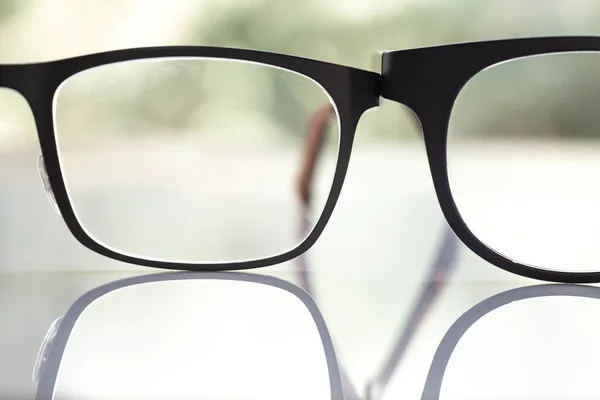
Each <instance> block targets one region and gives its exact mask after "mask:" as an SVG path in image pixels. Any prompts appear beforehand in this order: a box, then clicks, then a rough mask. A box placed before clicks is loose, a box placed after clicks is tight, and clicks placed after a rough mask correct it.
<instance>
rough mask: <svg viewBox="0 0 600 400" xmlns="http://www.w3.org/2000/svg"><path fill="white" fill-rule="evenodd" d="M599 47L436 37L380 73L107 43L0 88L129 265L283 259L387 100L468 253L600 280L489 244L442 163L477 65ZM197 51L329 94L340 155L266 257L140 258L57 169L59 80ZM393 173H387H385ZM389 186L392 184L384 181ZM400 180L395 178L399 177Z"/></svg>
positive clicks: (518, 270)
mask: <svg viewBox="0 0 600 400" xmlns="http://www.w3.org/2000/svg"><path fill="white" fill-rule="evenodd" d="M584 51H600V37H585V36H583V37H582V36H578V37H539V38H520V39H507V40H495V41H483V42H471V43H459V44H450V45H441V46H435V47H426V48H417V49H410V50H397V51H386V52H383V54H382V73H381V74H378V73H375V72H371V71H366V70H361V69H357V68H352V67H348V66H343V65H337V64H332V63H328V62H324V61H318V60H311V59H306V58H301V57H295V56H290V55H284V54H274V53H268V52H262V51H255V50H244V49H233V48H219V47H201V46H174V47H150V48H137V49H126V50H117V51H110V52H105V53H98V54H90V55H84V56H80V57H74V58H68V59H63V60H57V61H51V62H43V63H32V64H21V65H17V64H12V65H11V64H8V65H0V86H1V87H5V88H9V89H13V90H15V91H17V92H19V93H20V94H21V95H23V96H24V97H25V99H26V100H27V102H28V103H29V105H30V107H31V109H32V111H33V115H34V118H35V122H36V127H37V131H38V136H39V141H40V144H41V149H42V155H43V157H44V161H45V166H46V170H47V174H48V179H49V182H50V185H51V188H52V191H53V192H54V197H55V199H56V203H57V206H58V209H59V210H60V213H61V214H62V216H63V218H64V220H65V223H66V224H67V226H68V228H69V230H70V231H71V233H72V234H73V235H74V236H75V238H76V239H77V240H78V241H79V242H81V243H82V244H83V245H84V246H86V247H88V248H89V249H91V250H93V251H95V252H97V253H99V254H102V255H104V256H107V257H110V258H113V259H115V260H119V261H124V262H128V263H132V264H137V265H142V266H148V267H155V268H163V269H176V270H189V271H225V270H245V269H251V268H259V267H266V266H270V265H274V264H278V263H282V262H286V261H289V260H291V259H293V258H295V257H297V256H299V255H300V254H302V253H304V252H306V251H307V250H308V249H309V248H311V247H312V246H313V245H314V243H315V242H316V241H317V239H318V238H319V236H320V235H321V234H322V232H323V230H324V229H325V226H326V224H327V222H328V221H329V219H330V217H331V215H332V213H333V210H334V207H335V204H336V202H337V200H338V198H339V195H340V192H341V190H342V186H343V182H344V178H345V175H346V171H347V169H348V164H349V162H350V154H351V152H352V144H353V141H354V135H355V130H356V127H357V125H358V122H359V120H360V118H361V116H362V115H363V114H364V113H365V112H366V111H367V110H369V109H371V108H374V107H377V106H378V105H379V104H380V99H381V98H385V99H388V100H391V101H395V102H398V103H401V104H403V105H405V106H407V107H408V108H409V109H411V110H412V111H413V113H414V114H415V116H416V117H417V118H418V120H419V122H420V124H421V128H422V132H423V137H424V141H425V146H426V151H427V156H428V160H429V165H430V169H431V175H432V178H433V183H434V187H435V192H436V195H437V198H438V201H439V204H440V207H441V209H442V212H443V214H444V216H445V218H446V219H447V221H448V223H449V225H450V227H451V228H452V230H453V231H454V232H455V233H456V235H457V236H458V238H459V239H460V240H461V241H462V242H463V243H464V244H465V245H466V246H467V247H468V248H470V249H471V250H472V251H473V252H474V253H475V254H477V255H478V256H480V257H481V258H483V259H484V260H486V261H488V262H490V263H491V264H493V265H495V266H497V267H499V268H502V269H504V270H506V271H508V272H511V273H514V274H517V275H521V276H524V277H528V278H533V279H538V280H544V281H551V282H569V283H595V282H600V272H585V273H579V272H563V271H551V270H544V269H541V268H537V267H534V266H530V265H526V264H521V263H519V262H516V261H513V260H511V259H509V258H508V257H505V256H504V255H502V254H500V253H498V252H496V251H495V250H493V249H492V248H490V247H488V246H487V245H486V244H484V243H483V242H482V241H480V240H479V239H478V238H477V237H476V236H475V235H474V234H473V233H472V232H471V231H470V230H469V228H468V227H467V225H466V224H465V222H464V221H463V219H462V217H461V215H460V212H459V211H458V208H457V206H456V204H455V202H454V199H453V197H452V193H451V190H450V184H449V180H448V170H447V156H446V142H447V130H448V125H449V120H450V113H451V111H452V108H453V105H454V101H455V99H456V97H457V96H458V94H459V92H460V90H461V89H462V88H463V86H464V85H465V84H466V83H467V82H468V81H469V80H470V79H471V78H472V77H474V76H475V75H476V74H477V73H479V72H480V71H482V70H484V69H486V68H488V67H490V66H493V65H495V64H498V63H501V62H504V61H508V60H513V59H518V58H522V57H529V56H536V55H543V54H553V53H567V52H584ZM169 57H172V58H176V57H198V58H216V59H228V60H239V61H246V62H253V63H258V64H263V65H268V66H273V67H278V68H282V69H286V70H289V71H292V72H296V73H299V74H301V75H304V76H306V77H309V78H311V79H313V80H314V81H315V82H317V83H318V84H320V85H321V86H322V87H323V88H324V89H325V90H326V91H327V92H328V94H329V95H330V96H331V99H332V100H333V102H334V103H335V104H334V106H335V107H336V109H337V110H336V111H337V114H338V118H339V122H340V138H339V154H338V159H337V165H336V168H335V174H334V179H333V183H332V187H331V191H330V193H329V196H328V198H327V201H326V204H325V207H324V209H323V212H322V214H321V216H320V217H319V219H318V220H317V222H316V224H315V226H314V228H313V229H312V231H311V232H310V233H309V234H308V236H307V237H306V238H305V240H304V241H303V242H301V243H300V244H299V245H298V246H296V247H295V248H293V249H291V250H289V251H287V252H284V253H282V254H278V255H275V256H272V257H267V258H262V259H256V260H249V261H236V262H226V263H184V262H170V261H162V260H153V259H147V258H139V257H135V256H131V255H128V254H123V253H120V252H118V251H115V250H113V249H111V248H109V247H108V246H105V245H103V244H101V243H99V242H97V241H96V240H94V239H93V238H92V236H91V235H89V234H88V233H87V232H86V231H85V229H84V228H83V227H82V225H81V224H80V223H79V221H78V220H77V217H76V215H75V212H74V210H73V207H72V204H71V202H70V200H69V196H68V193H67V188H66V185H65V182H64V179H63V175H62V173H61V168H60V160H59V153H58V147H57V142H56V136H55V128H54V118H53V105H54V96H55V94H56V93H57V91H58V89H59V88H60V85H61V84H62V83H63V82H64V81H65V80H67V79H68V78H69V77H71V76H73V75H75V74H77V73H79V72H82V71H84V70H87V69H90V68H94V67H98V66H102V65H106V64H112V63H117V62H123V61H133V60H142V59H152V58H169ZM391 178H393V176H391V177H389V178H388V177H386V178H385V179H389V180H390V182H391V181H392V179H391ZM390 184H393V183H390ZM398 184H402V183H401V182H399V183H398Z"/></svg>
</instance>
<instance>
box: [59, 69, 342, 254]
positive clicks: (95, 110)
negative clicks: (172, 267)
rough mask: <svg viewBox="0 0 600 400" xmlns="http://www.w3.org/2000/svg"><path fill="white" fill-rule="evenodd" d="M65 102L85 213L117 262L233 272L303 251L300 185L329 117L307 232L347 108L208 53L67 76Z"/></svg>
mask: <svg viewBox="0 0 600 400" xmlns="http://www.w3.org/2000/svg"><path fill="white" fill-rule="evenodd" d="M54 107H55V115H54V117H55V133H56V137H57V142H58V147H59V152H60V158H61V167H62V172H63V177H64V179H65V184H66V187H67V190H68V193H69V197H70V200H71V203H72V206H73V209H74V211H75V213H76V216H77V218H78V220H79V222H80V223H81V225H82V226H83V228H84V229H85V230H86V231H87V233H88V234H89V235H90V236H91V237H92V238H94V239H95V240H97V241H98V242H100V243H101V244H103V245H105V246H106V247H109V248H111V249H113V250H115V251H117V252H119V253H125V254H128V255H132V256H135V257H140V258H145V259H153V260H162V261H170V262H194V263H211V262H213V263H222V262H233V261H247V260H256V259H262V258H266V257H270V256H275V255H278V254H281V253H284V252H286V251H289V250H291V249H293V248H294V247H296V246H297V245H299V244H300V242H302V240H303V239H304V238H305V235H301V234H300V231H301V228H302V227H301V225H300V224H301V217H300V216H301V209H302V202H301V199H300V196H299V195H298V190H297V180H298V176H299V174H300V170H301V169H302V166H303V165H304V160H303V158H304V156H305V153H304V150H305V141H306V140H307V135H308V134H309V133H308V130H309V127H310V121H311V118H313V116H314V115H315V113H316V112H318V111H320V112H321V114H319V115H320V116H321V119H323V120H324V122H325V126H327V130H326V131H325V133H326V134H325V135H324V136H325V138H324V141H323V143H324V144H323V148H322V151H321V152H320V154H319V165H318V168H317V169H316V172H315V175H314V176H313V177H312V184H313V188H314V199H313V200H314V201H313V203H312V206H313V207H312V215H311V216H310V217H311V218H310V221H311V226H310V227H309V228H310V229H308V232H306V233H309V232H310V231H311V230H312V229H313V228H314V224H315V223H316V221H317V220H318V218H319V217H320V215H321V213H322V211H323V208H324V204H325V200H326V198H327V196H328V194H329V190H330V187H331V184H332V181H333V175H334V171H335V166H336V160H337V154H338V142H339V126H338V118H337V115H336V111H335V110H336V108H335V106H334V105H333V104H332V102H331V99H330V97H329V95H328V93H327V92H326V91H325V89H324V88H322V87H321V86H320V85H319V84H318V83H316V82H315V81H313V80H312V79H310V78H308V77H306V76H303V75H300V74H297V73H295V72H292V71H289V70H283V69H280V68H276V67H273V66H269V65H264V64H256V63H250V62H244V61H238V60H225V59H210V58H199V57H196V58H189V57H187V58H152V59H143V60H134V61H128V62H119V63H114V64H108V65H103V66H99V67H95V68H92V69H88V70H84V71H82V72H80V73H78V74H76V75H74V76H72V77H71V78H69V79H68V80H66V81H65V82H64V83H63V85H62V86H61V87H60V89H59V90H58V91H57V93H56V95H55V101H54ZM323 110H324V111H323Z"/></svg>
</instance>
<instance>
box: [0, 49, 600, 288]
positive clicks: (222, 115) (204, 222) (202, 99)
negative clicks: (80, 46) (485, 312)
mask: <svg viewBox="0 0 600 400" xmlns="http://www.w3.org/2000/svg"><path fill="white" fill-rule="evenodd" d="M598 51H600V38H593V37H556V38H531V39H514V40H501V41H490V42H477V43H463V44H455V45H445V46H438V47H431V48H423V49H414V50H406V51H390V52H384V53H383V56H382V62H383V63H382V65H383V68H382V74H381V75H380V74H377V73H374V72H370V71H364V70H359V69H355V68H351V67H347V66H341V65H335V64H330V63H326V62H321V61H316V60H309V59H304V58H298V57H292V56H287V55H280V54H272V53H264V52H258V51H250V50H239V49H224V48H206V47H165V48H146V49H134V50H123V51H114V52H109V53H102V54H94V55H87V56H83V57H77V58H71V59H66V60H60V61H55V62H49V63H40V64H29V65H5V66H2V77H3V85H4V86H5V87H9V88H12V89H15V90H17V91H18V92H20V93H21V94H22V95H23V96H24V97H25V98H26V99H27V101H28V102H29V104H30V106H31V108H32V110H33V112H34V116H35V120H36V124H37V128H38V132H39V138H40V142H41V146H42V153H43V160H42V161H43V162H42V166H44V167H47V177H48V179H49V182H50V186H51V188H52V192H53V194H54V197H55V199H56V203H57V206H58V209H59V210H60V212H61V214H62V215H63V217H64V219H65V221H66V223H67V225H68V227H69V228H70V230H71V232H72V233H73V234H74V235H75V237H76V238H77V239H78V240H79V241H80V242H82V243H83V244H84V245H86V246H87V247H89V248H90V249H92V250H95V251H97V252H98V253H101V254H103V255H106V256H109V257H112V258H114V259H117V260H121V261H127V262H131V263H136V264H141V265H146V266H153V267H162V268H172V269H188V270H224V269H246V268H255V267H262V266H267V265H272V264H275V263H280V262H284V261H287V260H290V259H292V258H294V257H296V256H298V255H300V254H302V253H303V252H305V251H306V250H308V249H309V248H310V247H311V246H312V245H313V244H314V243H315V242H316V240H317V238H318V237H319V236H320V235H321V233H322V232H323V230H324V228H325V225H326V224H327V222H328V220H329V218H330V217H331V214H332V212H333V209H334V206H335V204H336V202H337V199H338V197H339V195H340V192H341V188H342V184H343V181H344V177H345V174H346V170H347V168H348V164H349V160H350V153H351V149H352V143H353V140H354V134H355V130H356V127H357V125H358V122H359V120H360V118H361V116H362V114H363V113H364V112H365V111H367V110H369V109H371V108H373V107H376V106H377V105H378V104H379V100H380V98H385V99H389V100H392V101H395V102H398V103H401V104H404V105H406V106H407V107H409V108H410V109H411V110H412V111H413V112H414V114H415V115H416V116H417V117H418V119H419V122H420V124H421V126H422V129H423V135H424V139H425V144H426V149H427V154H428V158H429V164H430V167H431V174H432V177H433V182H434V185H435V189H436V193H437V196H438V200H439V203H440V206H441V208H442V210H443V212H444V215H445V217H446V219H447V220H448V222H449V224H450V226H451V227H452V228H453V230H454V231H455V232H456V234H457V236H458V237H459V238H460V239H461V240H462V241H463V242H464V243H465V244H466V245H467V246H468V247H469V248H470V249H472V250H473V251H474V252H475V253H477V254H478V255H479V256H481V257H482V258H484V259H485V260H487V261H489V262H491V263H492V264H495V265H497V266H499V267H501V268H503V269H505V270H507V271H510V272H513V273H516V274H519V275H523V276H527V277H532V278H537V279H544V280H550V281H571V282H593V281H600V272H598V270H597V269H595V265H593V264H594V263H595V261H596V259H595V258H594V256H595V255H596V250H595V249H596V245H595V242H594V241H593V240H592V239H589V240H588V238H593V237H595V236H594V235H595V233H594V232H595V231H594V230H592V228H594V227H595V226H597V225H598V223H600V220H599V221H596V219H595V218H596V216H595V215H596V214H597V213H592V214H590V213H587V212H586V210H587V208H586V207H587V206H589V207H590V210H591V206H592V205H593V204H597V200H600V198H598V199H596V198H595V196H596V195H595V193H600V192H598V191H597V190H596V187H597V182H598V180H599V179H598V178H600V177H599V176H597V172H596V171H598V170H600V168H595V166H596V164H595V163H598V160H597V159H598V157H596V155H595V153H594V152H593V151H591V150H593V148H592V147H591V146H592V145H593V144H595V142H593V141H591V140H590V139H594V138H596V137H597V135H596V130H597V129H595V128H596V127H597V126H599V125H600V120H598V119H600V114H599V113H598V112H597V110H596V108H597V107H596V104H597V103H596V100H597V98H595V97H594V94H595V93H596V92H598V91H597V90H596V89H600V87H599V88H596V83H595V82H596V79H595V71H597V70H598V68H596V66H595V64H594V62H598V61H599V60H600V57H598V56H597V54H596V53H595V52H598ZM533 56H536V57H533ZM492 67H493V68H492ZM590 77H592V79H590ZM324 104H325V106H323V105H324ZM321 107H322V108H321ZM316 108H320V111H319V113H318V114H316V115H318V116H319V118H321V120H325V119H328V120H330V121H331V122H332V123H331V127H329V131H330V132H329V133H333V134H331V135H327V139H326V141H325V142H326V143H325V144H324V150H323V151H321V153H322V154H321V156H322V157H325V160H324V161H323V162H320V167H319V176H318V177H316V178H315V182H316V183H315V185H316V186H317V187H320V188H322V189H323V190H324V191H325V192H326V193H327V194H326V195H325V196H324V197H323V198H321V199H316V200H315V201H313V202H312V205H313V207H312V211H311V213H313V216H312V217H313V218H312V219H311V220H313V221H315V222H314V224H312V226H311V227H310V229H309V233H308V234H307V235H306V237H305V238H304V239H303V240H302V241H301V242H300V243H299V242H298V240H297V237H296V236H295V235H294V234H293V231H294V230H293V229H289V228H290V225H293V224H295V223H296V222H294V221H295V219H294V212H295V211H294V210H295V209H296V208H295V207H296V206H297V204H296V203H297V198H295V197H294V193H290V192H292V191H290V190H289V180H290V179H291V178H292V177H293V174H295V168H296V164H295V163H296V162H297V160H295V158H296V157H297V156H298V151H297V150H298V147H302V140H303V139H302V136H303V135H302V132H303V131H304V130H305V128H306V126H305V125H306V121H307V120H308V119H309V118H310V116H311V115H312V113H314V110H315V109H316ZM329 115H331V116H333V117H334V118H331V117H328V116H329ZM317 122H318V121H317ZM336 128H337V129H336ZM565 142H568V143H565ZM393 143H394V142H390V143H388V144H386V146H387V147H393ZM404 146H407V147H410V144H409V143H406V144H405V143H400V144H399V145H398V148H399V149H402V148H403V147H404ZM294 149H296V151H294ZM309 153H310V152H309ZM313 153H314V152H313ZM315 154H316V153H315ZM327 155H329V156H330V157H329V158H327V157H326V156H327ZM401 156H402V155H401V154H399V155H398V157H401ZM308 162H314V160H312V161H311V160H308ZM389 173H390V177H381V178H382V179H390V178H391V177H393V176H394V175H395V174H394V172H393V171H389ZM390 180H391V179H390ZM397 184H398V186H400V187H402V186H403V185H405V183H404V182H397ZM590 185H591V186H590ZM392 186H393V184H390V187H392ZM589 187H591V188H592V190H588V191H587V192H585V194H584V195H582V194H581V191H582V189H585V188H588V189H589ZM598 197H600V196H598ZM303 200H304V201H306V199H303ZM598 218H600V217H598ZM596 222H598V223H596ZM407 229H414V227H411V228H409V227H407ZM594 229H595V228H594ZM574 262H575V263H576V265H577V268H580V270H579V271H577V272H573V271H572V270H569V271H567V270H565V268H567V267H565V266H566V265H567V264H573V263H574ZM588 264H589V266H588Z"/></svg>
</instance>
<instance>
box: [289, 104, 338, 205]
mask: <svg viewBox="0 0 600 400" xmlns="http://www.w3.org/2000/svg"><path fill="white" fill-rule="evenodd" d="M332 115H334V109H333V106H332V105H331V104H330V103H326V104H323V105H322V106H321V107H319V108H318V109H317V111H316V112H315V113H314V114H313V116H312V118H311V119H310V121H309V123H308V126H307V130H306V135H305V140H304V150H303V153H302V161H301V166H300V173H299V175H298V179H297V180H296V190H297V193H298V196H299V197H300V200H301V201H302V205H303V206H304V207H305V208H308V207H309V206H310V200H311V183H312V177H313V174H314V171H315V168H316V164H317V159H318V157H319V153H320V151H321V148H322V146H323V139H324V137H325V133H326V132H327V128H328V127H329V121H330V118H331V117H332Z"/></svg>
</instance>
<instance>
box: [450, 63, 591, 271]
mask: <svg viewBox="0 0 600 400" xmlns="http://www.w3.org/2000/svg"><path fill="white" fill-rule="evenodd" d="M599 71H600V53H590V52H586V53H556V54H547V55H541V56H535V57H528V58H521V59H515V60H511V61H508V62H505V63H502V64H498V65H495V66H493V67H491V68H488V69H486V70H484V71H482V72H480V73H479V74H478V75H476V76H475V77H474V78H472V79H471V80H470V81H469V82H468V83H467V84H466V85H465V86H464V88H463V89H462V91H461V92H460V94H459V95H458V97H457V99H456V102H455V104H454V108H453V110H452V114H451V118H450V124H449V130H448V143H447V156H448V164H447V165H448V177H449V182H450V188H451V192H452V195H453V197H454V200H455V202H456V205H457V208H458V210H459V212H460V215H461V216H462V218H463V220H464V222H465V223H466V225H467V226H468V228H469V229H470V230H471V232H472V233H473V234H474V235H475V236H476V237H478V238H479V240H481V241H482V242H483V243H485V244H486V245H487V246H489V247H490V248H491V249H493V250H495V251H496V252H498V253H500V254H502V255H504V256H506V257H508V258H510V259H513V260H515V261H517V262H520V263H524V264H527V265H530V266H534V267H537V268H542V269H546V270H554V271H569V272H591V271H600V246H598V244H597V240H596V238H597V236H598V232H599V229H600V211H599V208H598V207H599V205H600V79H598V74H599Z"/></svg>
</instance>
